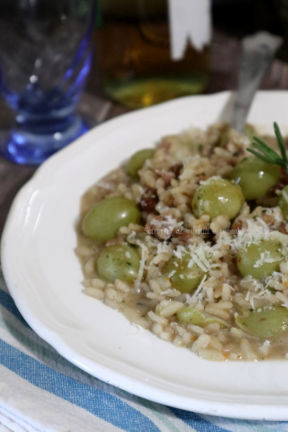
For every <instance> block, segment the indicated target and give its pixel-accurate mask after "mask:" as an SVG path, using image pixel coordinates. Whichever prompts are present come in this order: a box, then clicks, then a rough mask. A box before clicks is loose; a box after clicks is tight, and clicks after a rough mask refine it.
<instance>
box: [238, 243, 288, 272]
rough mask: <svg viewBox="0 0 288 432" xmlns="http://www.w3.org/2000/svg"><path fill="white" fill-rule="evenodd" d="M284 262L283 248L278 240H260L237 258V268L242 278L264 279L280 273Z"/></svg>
mask: <svg viewBox="0 0 288 432" xmlns="http://www.w3.org/2000/svg"><path fill="white" fill-rule="evenodd" d="M282 260H283V254H282V247H281V244H280V243H279V241H276V240H260V241H259V242H257V243H251V244H250V245H248V246H247V247H245V248H244V249H242V250H241V251H240V252H239V254H238V257H237V266H238V269H239V271H240V273H241V274H242V276H248V275H250V276H252V277H253V278H255V279H263V278H265V277H267V276H270V275H271V274H272V273H273V272H274V271H279V267H280V263H281V261H282Z"/></svg>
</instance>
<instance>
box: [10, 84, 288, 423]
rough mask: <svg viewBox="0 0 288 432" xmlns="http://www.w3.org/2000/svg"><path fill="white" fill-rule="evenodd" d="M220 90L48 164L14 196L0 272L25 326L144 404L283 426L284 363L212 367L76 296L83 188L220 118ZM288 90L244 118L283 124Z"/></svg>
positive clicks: (114, 123) (92, 137) (146, 113)
mask: <svg viewBox="0 0 288 432" xmlns="http://www.w3.org/2000/svg"><path fill="white" fill-rule="evenodd" d="M228 99H229V93H221V94H217V95H211V96H199V97H187V98H183V99H179V100H176V101H172V102H169V103H165V104H162V105H159V106H155V107H152V108H149V109H145V110H140V111H137V112H134V113H131V114H126V115H124V116H122V117H118V118H116V119H114V120H111V121H109V122H106V123H105V124H103V125H101V126H98V127H97V128H95V129H93V130H92V131H91V132H89V133H87V134H86V135H85V136H84V137H82V138H81V139H79V140H78V141H77V142H76V143H74V144H73V145H70V146H69V147H67V148H66V149H65V150H63V151H61V152H60V153H58V154H57V155H55V156H53V157H52V158H50V159H49V160H48V161H47V162H46V163H45V164H44V165H43V166H42V167H41V168H40V169H39V170H38V171H37V173H36V175H34V177H33V178H32V180H30V181H29V182H28V183H27V184H26V185H25V186H24V188H23V189H22V190H21V191H20V193H19V194H18V196H17V198H16V200H15V201H14V204H13V206H12V208H11V212H10V215H9V218H8V221H7V224H6V228H5V231H4V235H3V239H2V265H3V270H4V275H5V278H6V281H7V284H8V287H9V289H10V291H11V294H12V296H13V298H14V299H15V301H16V304H17V306H18V308H19V309H20V311H21V313H22V314H23V316H24V318H25V319H26V320H27V322H28V323H29V324H30V326H31V327H32V328H33V329H34V330H35V331H36V332H37V333H38V334H39V335H40V336H41V337H42V338H43V339H45V340H46V341H47V342H49V343H50V344H51V345H52V346H53V347H54V348H56V350H57V351H58V352H59V353H60V354H62V355H63V356H64V357H66V358H67V359H68V360H70V361H71V362H72V363H74V364H75V365H77V366H79V367H80V368H82V369H84V370H85V371H87V372H89V373H90V374H92V375H94V376H96V377H98V378H100V379H102V380H103V381H106V382H109V383H111V384H113V385H115V386H118V387H120V388H122V389H125V390H127V391H129V392H131V393H134V394H137V395H139V396H142V397H144V398H147V399H150V400H153V401H156V402H160V403H163V404H167V405H171V406H174V407H178V408H183V409H187V410H191V411H197V412H201V413H206V414H212V415H225V416H229V417H239V418H250V419H267V420H273V419H274V420H288V362H287V361H265V362H212V361H208V360H203V359H201V358H198V357H197V356H195V355H194V354H193V353H192V352H190V351H189V350H188V349H184V348H178V347H175V346H173V345H172V344H170V343H167V342H164V341H162V340H160V339H158V338H157V337H156V336H154V335H153V334H151V333H150V332H149V331H146V330H144V329H142V328H138V327H136V326H135V325H132V324H130V323H129V322H128V321H127V320H126V319H125V318H124V317H123V316H122V315H121V314H120V313H119V312H117V311H115V310H112V309H110V308H109V307H107V306H105V305H103V304H102V303H101V302H100V301H97V300H95V299H93V298H89V297H88V296H85V295H83V293H82V292H81V291H82V286H81V280H82V274H81V269H80V265H79V263H78V260H77V257H76V256H75V254H74V248H75V245H76V234H75V229H74V227H75V222H76V219H77V216H78V209H79V202H80V197H81V195H82V194H83V192H84V191H85V190H86V189H87V188H88V187H89V186H91V185H92V184H93V183H95V182H96V181H97V180H98V179H99V178H100V177H102V176H103V175H104V174H106V173H107V172H108V171H109V170H111V169H112V168H114V167H116V166H117V165H118V164H119V163H120V162H121V161H122V160H124V159H125V158H126V157H128V156H129V155H131V154H132V153H133V152H134V151H135V150H137V149H140V148H143V147H147V146H152V145H153V144H154V143H155V142H156V141H157V140H158V139H159V138H160V137H161V136H162V135H164V134H167V133H175V132H176V133H177V132H181V131H182V130H183V129H185V128H188V127H189V126H192V125H195V126H200V127H206V126H207V125H209V124H211V123H212V122H214V121H216V120H218V119H219V116H220V114H221V112H222V110H223V107H224V106H225V104H226V102H227V101H228ZM287 107H288V92H261V93H259V94H258V95H257V97H256V99H255V102H254V104H253V107H252V110H251V115H250V118H249V120H250V121H251V122H253V123H255V124H258V125H263V126H267V127H268V128H269V129H270V130H271V125H272V121H273V120H276V121H278V122H279V124H280V126H285V125H286V126H287Z"/></svg>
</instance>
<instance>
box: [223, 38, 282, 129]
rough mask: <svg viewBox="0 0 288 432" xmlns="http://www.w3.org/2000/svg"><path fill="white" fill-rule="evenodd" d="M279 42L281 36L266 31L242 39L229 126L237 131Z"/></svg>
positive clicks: (242, 122) (280, 41) (243, 125)
mask: <svg viewBox="0 0 288 432" xmlns="http://www.w3.org/2000/svg"><path fill="white" fill-rule="evenodd" d="M281 43H282V38H281V37H278V36H274V35H271V34H270V33H267V32H259V33H256V34H255V35H252V36H247V37H245V38H244V39H243V41H242V50H243V54H242V60H241V65H240V72H239V82H238V88H237V90H236V94H235V102H234V107H233V111H232V118H231V122H230V124H231V127H232V128H234V129H236V130H237V131H238V132H243V130H244V127H245V123H246V118H247V115H248V112H249V110H250V107H251V104H252V101H253V98H254V95H255V93H256V91H257V90H258V88H259V87H260V84H261V82H262V79H263V77H264V74H265V72H266V71H267V69H268V67H269V66H270V64H271V63H272V61H273V58H274V56H275V53H276V51H277V50H278V49H279V47H280V45H281Z"/></svg>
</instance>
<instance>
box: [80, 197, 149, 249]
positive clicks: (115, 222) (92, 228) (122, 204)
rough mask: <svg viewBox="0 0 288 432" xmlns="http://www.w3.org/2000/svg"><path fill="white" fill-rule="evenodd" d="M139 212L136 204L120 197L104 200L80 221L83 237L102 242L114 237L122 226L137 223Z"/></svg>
mask: <svg viewBox="0 0 288 432" xmlns="http://www.w3.org/2000/svg"><path fill="white" fill-rule="evenodd" d="M139 221H140V211H139V210H138V208H137V206H136V204H135V203H134V202H133V201H131V200H129V199H127V198H122V197H110V198H105V199H103V200H102V201H100V202H99V203H97V204H96V205H95V206H94V207H92V209H91V210H90V211H89V212H88V213H87V214H86V216H85V217H84V219H83V221H82V231H83V233H84V235H85V236H86V237H88V238H90V239H92V240H96V241H99V242H104V241H106V240H109V239H111V238H113V237H115V236H116V234H117V232H118V230H119V228H120V227H122V226H128V225H129V224H130V223H139Z"/></svg>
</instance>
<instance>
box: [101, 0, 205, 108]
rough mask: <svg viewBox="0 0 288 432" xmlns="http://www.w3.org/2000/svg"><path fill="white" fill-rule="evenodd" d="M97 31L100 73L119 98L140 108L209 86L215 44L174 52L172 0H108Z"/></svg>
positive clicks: (129, 104) (108, 88)
mask: <svg viewBox="0 0 288 432" xmlns="http://www.w3.org/2000/svg"><path fill="white" fill-rule="evenodd" d="M100 14H101V15H100V20H98V26H97V30H96V33H95V38H96V47H97V48H96V49H97V59H98V67H99V69H100V78H101V80H102V84H103V87H104V89H105V91H106V93H107V94H108V95H109V96H110V97H111V98H112V99H114V100H116V101H118V102H120V103H122V104H124V105H126V106H128V107H130V108H138V107H144V106H149V105H152V104H155V103H158V102H162V101H166V100H168V99H172V98H175V97H178V96H184V95H188V94H197V93H201V92H203V90H204V89H205V87H206V85H207V82H208V77H209V57H210V56H209V46H206V47H205V48H204V49H203V50H202V51H197V50H196V49H194V48H193V46H192V45H191V44H187V46H186V50H185V53H184V55H183V58H182V59H181V60H178V61H175V60H172V58H171V52H170V34H169V21H168V4H167V0H121V1H119V0H102V3H101V11H100Z"/></svg>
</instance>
